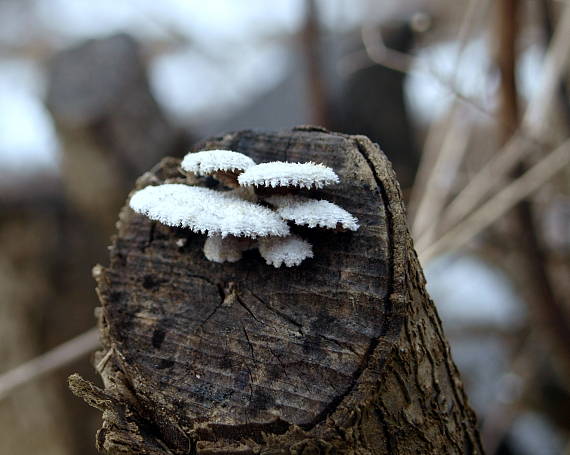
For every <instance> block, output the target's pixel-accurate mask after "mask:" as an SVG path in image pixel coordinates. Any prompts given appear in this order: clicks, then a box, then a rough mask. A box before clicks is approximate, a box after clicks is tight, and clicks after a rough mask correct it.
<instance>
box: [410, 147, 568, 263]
mask: <svg viewBox="0 0 570 455" xmlns="http://www.w3.org/2000/svg"><path fill="white" fill-rule="evenodd" d="M568 162H570V140H567V141H566V142H564V143H563V144H562V145H561V146H559V147H558V148H556V149H555V150H554V151H553V152H551V153H549V154H548V155H547V156H546V157H545V158H543V159H542V160H541V161H539V162H538V163H537V164H535V165H534V166H533V167H532V168H530V169H529V170H528V171H526V172H525V173H524V174H523V175H522V176H521V177H519V178H518V179H516V180H513V181H512V182H511V183H510V184H509V185H508V186H506V187H505V188H504V189H503V190H501V191H500V192H499V193H497V194H496V195H495V196H494V197H492V198H491V199H489V200H488V201H487V202H486V203H485V204H483V205H482V206H481V207H479V208H478V209H477V210H475V211H474V212H473V213H471V214H470V215H469V216H468V217H466V218H465V219H464V220H463V221H462V222H460V223H459V224H457V225H456V226H455V227H454V228H452V229H451V230H449V231H447V232H446V233H445V234H444V235H443V236H441V237H440V238H439V239H438V240H437V241H435V242H434V243H432V244H431V245H430V246H429V247H427V248H425V249H422V250H418V253H419V255H420V258H421V260H422V262H424V263H426V262H428V261H429V260H431V259H433V258H434V257H435V256H437V255H439V254H441V253H443V252H445V251H448V250H451V249H456V248H459V247H461V246H463V245H465V244H466V243H467V242H469V241H470V240H471V239H473V238H474V237H475V236H476V235H477V234H479V233H480V232H482V231H483V230H484V229H485V228H486V227H488V226H490V225H491V224H492V223H494V222H495V221H496V220H497V219H499V218H500V217H501V216H503V215H504V214H505V213H506V212H507V211H509V210H510V209H511V208H512V207H514V206H515V205H516V204H518V203H519V202H520V201H522V200H523V199H525V198H527V197H528V196H530V195H531V194H532V193H534V192H535V191H536V190H537V189H538V188H540V186H541V185H543V184H544V183H545V182H547V181H548V180H549V179H551V178H552V177H553V176H554V175H555V174H556V173H557V172H559V171H561V170H562V169H563V168H564V166H565V165H567V164H568Z"/></svg>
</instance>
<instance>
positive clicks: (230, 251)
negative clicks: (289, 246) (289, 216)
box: [204, 234, 279, 262]
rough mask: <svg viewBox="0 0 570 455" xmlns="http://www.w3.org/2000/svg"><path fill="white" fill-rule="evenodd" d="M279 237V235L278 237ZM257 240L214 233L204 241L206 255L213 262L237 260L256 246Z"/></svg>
mask: <svg viewBox="0 0 570 455" xmlns="http://www.w3.org/2000/svg"><path fill="white" fill-rule="evenodd" d="M276 238H279V237H276ZM254 245H255V241H254V240H252V239H248V238H244V237H235V236H233V235H228V236H227V237H222V236H221V235H217V234H216V235H212V236H210V237H208V238H207V239H206V242H205V243H204V256H206V259H208V261H212V262H237V261H239V260H240V259H241V257H242V253H243V252H244V251H247V250H249V249H251V248H254Z"/></svg>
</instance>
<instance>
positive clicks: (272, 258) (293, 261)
mask: <svg viewBox="0 0 570 455" xmlns="http://www.w3.org/2000/svg"><path fill="white" fill-rule="evenodd" d="M258 248H259V253H260V254H261V257H263V259H265V262H266V263H267V264H269V265H272V266H273V267H281V265H282V264H285V265H286V266H287V267H293V266H296V265H299V264H300V263H301V262H303V261H304V260H305V259H307V258H312V257H313V247H312V246H311V244H310V243H309V242H307V241H306V240H303V239H302V238H300V237H298V236H296V235H289V236H287V237H263V238H260V239H259V246H258Z"/></svg>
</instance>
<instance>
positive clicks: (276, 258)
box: [130, 150, 358, 267]
mask: <svg viewBox="0 0 570 455" xmlns="http://www.w3.org/2000/svg"><path fill="white" fill-rule="evenodd" d="M181 167H182V169H183V171H184V172H187V173H193V174H196V175H213V176H214V177H215V178H217V179H218V180H220V181H222V182H224V183H226V184H228V185H230V186H234V187H237V189H235V190H232V191H215V190H211V189H208V188H203V187H198V186H192V185H186V184H181V183H167V184H164V185H159V186H147V187H146V188H143V189H142V190H140V191H137V192H136V193H135V194H134V195H133V196H132V197H131V200H130V207H131V208H132V209H133V210H134V211H135V212H137V213H141V214H143V215H146V216H147V217H149V218H150V219H152V220H155V221H159V222H161V223H163V224H166V225H168V226H175V227H182V228H188V229H191V230H192V231H194V232H198V233H206V234H207V235H208V238H207V239H206V242H205V244H204V255H205V256H206V259H208V260H209V261H212V262H237V261H239V260H240V259H241V257H242V253H243V251H246V250H248V249H252V248H256V247H257V248H258V249H259V253H260V254H261V256H262V257H263V258H264V259H265V262H266V263H267V264H269V265H273V266H274V267H280V266H281V265H283V264H285V266H287V267H293V266H296V265H299V264H301V262H303V261H304V260H305V259H307V258H312V257H313V249H312V246H311V244H310V243H309V242H307V241H306V240H303V239H302V238H300V237H298V236H297V235H293V234H291V233H290V230H289V226H288V224H287V221H293V222H294V223H296V224H300V225H307V226H309V227H310V228H315V227H323V228H333V229H338V230H346V229H349V230H352V231H356V230H357V229H358V220H357V219H356V218H355V217H354V216H352V215H351V214H350V213H349V212H347V211H346V210H344V209H342V208H341V207H339V206H338V205H336V204H333V203H331V202H328V201H324V200H313V199H310V198H306V197H300V196H292V195H287V196H278V195H275V194H273V195H270V196H269V197H267V198H266V199H265V200H266V201H267V202H268V203H269V204H271V205H273V206H274V207H275V210H272V209H270V208H268V207H265V206H263V205H260V204H258V203H257V197H256V195H255V194H254V192H253V190H252V188H251V187H252V186H253V187H255V188H259V187H265V190H266V191H269V192H270V193H271V192H273V193H275V192H276V191H279V190H275V188H277V187H280V188H281V189H283V188H289V189H292V188H295V187H298V188H308V189H310V188H322V187H323V186H325V185H329V184H332V183H338V182H339V178H338V176H337V175H336V173H335V172H334V171H333V170H332V169H331V168H330V167H327V166H324V165H322V164H316V163H285V162H277V161H275V162H271V163H262V164H257V165H256V164H255V162H254V161H253V160H252V159H251V158H249V157H248V156H246V155H242V154H241V153H237V152H233V151H231V150H208V151H201V152H197V153H189V154H188V155H186V157H185V158H184V160H183V161H182V163H181ZM240 185H241V186H240ZM256 191H257V190H256ZM255 239H257V241H256V240H255Z"/></svg>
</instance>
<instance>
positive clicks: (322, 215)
mask: <svg viewBox="0 0 570 455" xmlns="http://www.w3.org/2000/svg"><path fill="white" fill-rule="evenodd" d="M265 200H266V201H267V202H268V203H269V204H271V205H273V206H274V207H275V208H276V211H277V213H278V214H279V215H280V216H281V218H283V219H285V220H290V221H293V222H294V223H295V224H299V225H307V226H309V227H310V228H314V227H322V228H329V229H335V228H336V227H337V226H338V225H340V226H341V227H342V228H343V229H350V230H351V231H356V230H357V229H358V227H359V226H358V220H357V219H356V218H355V217H354V216H353V215H351V214H350V213H349V212H347V211H346V210H344V209H343V208H342V207H339V206H338V205H336V204H333V203H332V202H329V201H324V200H316V199H309V198H306V197H301V196H278V195H276V196H270V197H268V198H266V199H265Z"/></svg>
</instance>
